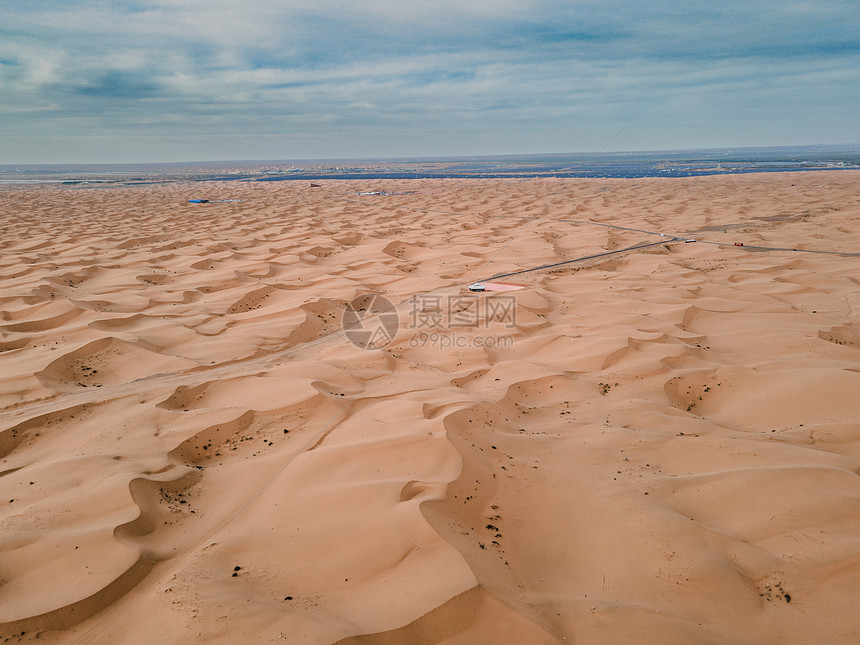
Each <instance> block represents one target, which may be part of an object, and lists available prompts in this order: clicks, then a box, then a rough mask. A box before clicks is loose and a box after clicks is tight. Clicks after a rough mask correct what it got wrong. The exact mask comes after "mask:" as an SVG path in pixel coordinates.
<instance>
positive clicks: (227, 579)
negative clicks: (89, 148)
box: [0, 171, 860, 645]
mask: <svg viewBox="0 0 860 645" xmlns="http://www.w3.org/2000/svg"><path fill="white" fill-rule="evenodd" d="M373 184H374V185H373V186H371V187H368V186H367V185H365V184H363V183H362V182H360V181H331V182H326V183H324V185H323V186H322V187H316V188H314V189H313V190H311V189H309V188H308V186H307V184H305V183H304V182H278V183H274V182H272V183H243V182H220V183H219V182H213V183H205V184H204V183H196V184H160V185H152V186H137V187H115V188H110V189H105V188H79V187H76V188H61V187H44V188H42V187H21V188H19V187H10V186H6V187H3V188H2V189H0V221H2V226H3V230H4V236H3V239H2V241H0V249H2V253H0V368H2V369H0V405H2V406H3V408H2V413H0V414H2V419H0V642H29V641H31V640H38V641H40V642H49V643H72V642H93V643H114V642H140V643H144V642H146V643H149V642H163V643H185V642H191V641H195V642H213V643H215V642H218V643H221V642H225V643H226V642H239V641H247V642H277V641H285V642H290V643H309V644H310V643H341V644H344V645H346V644H359V643H365V644H375V645H383V644H386V643H428V644H429V643H463V644H467V643H468V644H472V643H556V642H558V643H561V642H581V643H617V642H636V643H655V644H656V643H661V644H662V643H685V644H689V643H703V644H704V643H725V642H732V643H750V644H753V643H762V642H828V643H854V642H857V641H858V640H860V619H859V618H858V617H857V612H856V608H855V604H856V598H857V597H858V594H860V582H858V581H860V541H858V532H857V527H858V526H860V435H858V423H857V418H858V414H860V394H858V393H860V354H858V348H860V331H858V329H860V328H858V325H860V295H858V294H860V291H858V285H860V269H859V268H858V267H860V256H858V255H857V254H858V253H860V200H858V197H857V196H858V194H860V193H858V188H860V173H858V172H854V171H844V172H803V173H780V174H777V173H773V174H767V175H725V176H711V177H698V178H688V179H637V180H559V179H542V180H530V181H513V182H506V181H502V180H480V179H471V180H426V181H382V182H373ZM380 190H384V191H386V192H387V193H388V194H385V195H379V194H376V195H359V194H358V193H361V192H371V191H380ZM201 194H205V196H206V197H207V198H208V199H210V200H212V201H214V200H218V199H236V200H240V201H235V202H227V203H210V204H189V203H188V202H187V200H188V199H189V198H190V197H199V196H200V195H201ZM661 234H662V237H661ZM685 239H695V240H696V242H695V243H687V242H685V241H684V240H685ZM652 243H653V245H652V246H648V247H647V248H641V249H638V250H635V251H630V252H625V253H619V254H615V255H609V256H601V257H592V256H596V255H598V254H601V253H604V252H607V251H615V250H623V249H625V248H628V247H630V246H640V245H644V244H652ZM804 251H810V252H804ZM839 252H843V253H839ZM851 253H853V255H851ZM579 258H590V259H584V260H582V261H577V262H573V263H569V264H560V265H558V266H552V267H548V268H546V269H543V270H539V271H528V270H529V269H531V268H533V267H536V266H541V265H547V264H554V263H560V262H564V261H568V260H577V259H579ZM520 271H526V272H525V273H517V272H520ZM506 274H516V275H515V277H507V278H504V279H505V280H509V281H513V282H516V283H520V284H524V285H525V288H523V289H520V290H517V291H509V292H496V293H489V292H488V293H483V294H472V293H470V292H469V291H468V289H466V286H467V285H468V284H470V283H472V282H474V281H476V280H486V279H488V278H490V277H493V276H498V275H506ZM375 294H381V295H383V296H385V298H387V299H388V300H389V301H390V302H391V303H392V305H393V306H394V307H396V311H397V314H398V319H397V320H399V322H397V321H395V322H396V323H397V324H395V325H394V328H392V329H383V326H382V323H381V321H382V320H383V314H382V313H380V312H382V311H385V310H383V309H378V308H377V309H374V307H375V306H376V305H374V304H373V302H374V301H373V296H374V295H375ZM359 296H361V297H362V298H360V299H359V300H356V301H355V303H356V304H355V305H354V306H353V309H352V311H353V314H352V315H355V312H356V311H359V312H361V314H362V315H364V314H365V313H366V312H367V311H372V312H375V313H374V314H373V315H371V316H369V317H366V318H363V319H362V324H363V325H366V326H367V329H369V330H370V331H369V332H368V334H367V335H366V336H364V337H363V338H371V337H372V335H373V333H382V332H384V334H383V336H381V337H379V336H377V339H378V340H379V342H378V344H377V345H376V347H378V348H376V349H373V348H371V349H367V350H365V349H361V348H359V347H357V346H355V345H353V344H351V343H350V341H349V338H350V337H353V338H355V337H354V336H349V334H345V333H344V331H343V321H344V315H345V312H346V310H347V307H348V303H350V302H351V301H353V300H354V299H355V298H357V297H359ZM388 320H390V318H389V319H388Z"/></svg>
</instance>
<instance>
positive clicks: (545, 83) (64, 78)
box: [0, 0, 860, 164]
mask: <svg viewBox="0 0 860 645" xmlns="http://www.w3.org/2000/svg"><path fill="white" fill-rule="evenodd" d="M858 115H860V9H858V6H857V1H856V0H817V1H805V0H778V1H772V0H743V1H737V0H714V1H712V2H709V3H703V2H690V1H686V2H685V1H684V0H671V1H664V0H647V1H643V0H632V1H631V0H616V1H612V0H601V1H593V0H568V1H567V2H561V1H549V0H432V1H430V0H339V1H337V2H335V1H331V0H290V1H277V2H276V1H272V0H257V1H256V2H254V3H242V2H236V0H229V1H227V0H151V1H147V0H113V1H106V0H101V1H95V0H76V1H74V2H68V0H62V1H59V0H0V164H47V163H133V162H169V161H205V160H249V161H260V162H264V161H269V160H279V159H331V158H394V157H438V156H469V155H501V154H531V153H562V152H596V151H601V150H605V151H606V152H612V151H626V150H672V149H691V148H722V147H740V146H779V145H812V144H839V143H860V117H858Z"/></svg>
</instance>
